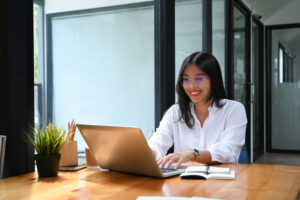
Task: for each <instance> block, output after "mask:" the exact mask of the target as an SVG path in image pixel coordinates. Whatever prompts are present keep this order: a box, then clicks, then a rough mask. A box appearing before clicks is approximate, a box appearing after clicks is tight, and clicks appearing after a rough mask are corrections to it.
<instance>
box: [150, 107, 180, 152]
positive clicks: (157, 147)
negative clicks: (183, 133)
mask: <svg viewBox="0 0 300 200" xmlns="http://www.w3.org/2000/svg"><path fill="white" fill-rule="evenodd" d="M173 112H174V106H172V107H171V108H170V109H169V110H168V111H167V112H166V113H165V114H164V116H163V118H162V120H161V121H160V124H159V127H158V128H157V129H156V132H155V133H154V134H153V136H152V137H151V138H149V140H148V145H149V147H150V148H151V150H152V152H155V155H156V158H157V157H162V156H164V155H166V154H167V151H168V149H169V148H170V147H171V146H172V145H173V144H174V140H173V123H174V119H173Z"/></svg>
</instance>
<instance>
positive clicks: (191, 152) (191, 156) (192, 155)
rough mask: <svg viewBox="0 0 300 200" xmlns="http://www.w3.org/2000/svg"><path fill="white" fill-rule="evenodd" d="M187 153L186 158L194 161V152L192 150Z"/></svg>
mask: <svg viewBox="0 0 300 200" xmlns="http://www.w3.org/2000/svg"><path fill="white" fill-rule="evenodd" d="M187 153H188V158H189V160H190V161H194V160H195V158H196V157H195V154H194V151H193V150H190V151H187Z"/></svg>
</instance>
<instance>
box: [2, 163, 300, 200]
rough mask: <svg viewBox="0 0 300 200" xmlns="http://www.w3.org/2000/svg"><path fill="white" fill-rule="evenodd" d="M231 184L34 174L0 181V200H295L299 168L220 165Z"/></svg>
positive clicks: (298, 193) (95, 173) (95, 174)
mask: <svg viewBox="0 0 300 200" xmlns="http://www.w3.org/2000/svg"><path fill="white" fill-rule="evenodd" d="M218 166H220V167H230V168H231V169H234V170H236V174H237V178H236V180H186V179H180V178H179V177H172V178H167V179H156V178H149V177H143V176H135V175H128V174H123V173H118V172H100V171H96V170H92V169H84V170H80V171H78V172H59V176H58V177H53V178H41V179H39V178H38V175H37V173H36V172H35V173H29V174H25V175H21V176H16V177H12V178H7V179H3V180H0V199H39V200H40V199H126V200H127V199H136V198H137V197H138V196H198V197H210V198H220V199H272V200H273V199H296V198H299V197H300V190H299V189H300V167H294V166H282V165H258V164H257V165H256V164H238V165H234V164H225V165H218Z"/></svg>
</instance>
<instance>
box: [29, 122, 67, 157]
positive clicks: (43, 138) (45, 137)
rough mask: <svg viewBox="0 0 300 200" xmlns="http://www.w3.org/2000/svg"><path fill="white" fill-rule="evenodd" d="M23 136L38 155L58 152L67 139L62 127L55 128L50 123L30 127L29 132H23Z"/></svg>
mask: <svg viewBox="0 0 300 200" xmlns="http://www.w3.org/2000/svg"><path fill="white" fill-rule="evenodd" d="M25 138H26V140H27V141H28V142H29V143H31V144H32V145H33V146H34V148H35V149H36V152H37V154H39V155H52V154H59V153H60V151H61V149H62V148H63V147H64V145H65V144H67V143H68V141H69V140H68V136H67V133H66V130H65V129H64V128H63V127H61V128H60V129H57V127H56V126H55V125H54V124H51V123H49V124H48V125H44V126H43V127H42V128H40V129H35V128H31V129H30V131H29V132H25Z"/></svg>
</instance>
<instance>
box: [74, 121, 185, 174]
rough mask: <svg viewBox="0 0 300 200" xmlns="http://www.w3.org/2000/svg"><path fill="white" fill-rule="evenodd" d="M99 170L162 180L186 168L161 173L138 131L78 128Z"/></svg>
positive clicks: (100, 127)
mask: <svg viewBox="0 0 300 200" xmlns="http://www.w3.org/2000/svg"><path fill="white" fill-rule="evenodd" d="M77 127H78V129H79V131H80V133H81V134H82V136H83V138H84V140H85V141H86V143H87V145H88V146H89V148H90V150H91V151H92V152H93V154H94V156H95V159H96V160H97V162H98V164H99V166H100V167H101V168H104V169H109V170H112V171H118V172H125V173H131V174H137V175H144V176H151V177H158V178H165V177H170V176H175V175H179V174H181V173H183V172H184V170H185V167H180V168H178V169H160V168H159V166H158V165H157V163H156V160H155V158H154V156H153V154H152V151H151V150H150V148H149V146H148V143H147V141H146V139H145V137H144V135H143V133H142V131H141V129H139V128H134V127H117V126H98V125H84V124H77Z"/></svg>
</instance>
